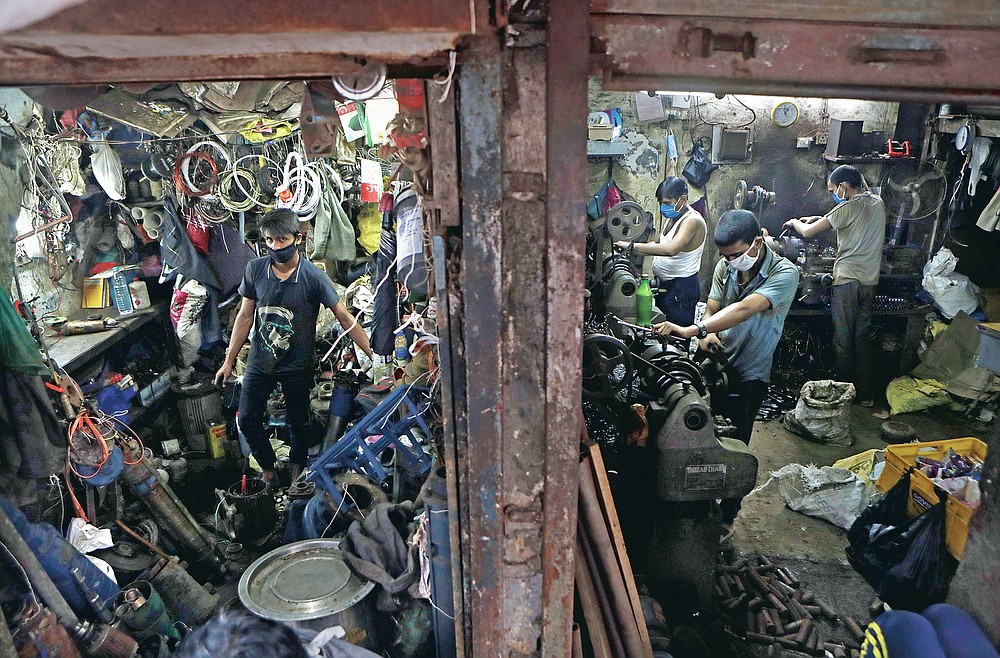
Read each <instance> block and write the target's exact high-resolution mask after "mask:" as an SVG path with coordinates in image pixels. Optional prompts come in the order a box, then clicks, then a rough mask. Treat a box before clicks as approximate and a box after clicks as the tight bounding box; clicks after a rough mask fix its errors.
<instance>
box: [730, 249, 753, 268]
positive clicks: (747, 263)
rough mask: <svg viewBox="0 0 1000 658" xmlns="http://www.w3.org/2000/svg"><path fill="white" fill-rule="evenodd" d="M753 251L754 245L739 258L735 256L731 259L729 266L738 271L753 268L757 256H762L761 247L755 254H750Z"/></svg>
mask: <svg viewBox="0 0 1000 658" xmlns="http://www.w3.org/2000/svg"><path fill="white" fill-rule="evenodd" d="M751 251H753V247H752V246H751V247H750V248H749V249H747V250H746V251H745V252H743V253H742V254H741V255H740V256H739V257H738V258H734V259H733V260H731V261H729V267H731V268H733V269H734V270H736V271H737V272H747V271H749V270H750V268H752V267H753V266H754V264H755V263H756V262H757V257H758V256H760V249H758V250H757V253H756V254H755V255H753V256H751V255H750V252H751Z"/></svg>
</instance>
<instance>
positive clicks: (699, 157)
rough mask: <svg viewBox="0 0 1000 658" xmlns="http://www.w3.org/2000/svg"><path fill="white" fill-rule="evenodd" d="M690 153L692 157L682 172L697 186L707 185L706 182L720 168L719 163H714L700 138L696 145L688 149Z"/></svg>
mask: <svg viewBox="0 0 1000 658" xmlns="http://www.w3.org/2000/svg"><path fill="white" fill-rule="evenodd" d="M688 155H690V156H691V158H690V159H689V160H688V161H687V164H686V165H684V170H683V171H682V172H681V174H683V175H684V178H686V179H688V182H689V183H691V184H692V185H694V186H695V187H705V183H707V182H708V179H709V178H711V177H712V172H713V171H715V170H716V169H718V168H719V165H717V164H712V161H711V160H710V159H709V157H708V154H707V153H706V152H705V147H704V146H702V144H701V140H700V139H699V140H698V141H697V142H695V143H694V146H692V147H691V150H690V151H688Z"/></svg>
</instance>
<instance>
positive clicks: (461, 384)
mask: <svg viewBox="0 0 1000 658" xmlns="http://www.w3.org/2000/svg"><path fill="white" fill-rule="evenodd" d="M515 4H518V3H515ZM522 5H527V6H526V7H525V6H522ZM518 6H519V7H521V9H520V10H519V11H518V12H517V13H515V12H514V11H513V10H512V12H511V14H510V15H508V16H507V17H506V20H507V21H508V25H507V27H506V28H505V29H504V30H503V31H502V32H500V33H498V34H496V35H492V36H488V37H481V38H478V39H476V40H474V41H473V42H472V43H471V44H470V47H469V49H468V50H465V51H463V53H462V60H461V61H462V65H461V69H460V73H459V76H458V87H457V92H458V93H457V115H458V130H457V133H458V141H459V160H460V166H459V171H458V175H459V179H460V189H461V200H460V201H461V212H460V222H461V226H460V227H456V228H453V229H448V230H446V231H445V234H446V236H444V237H440V238H439V239H438V240H437V242H436V252H437V254H436V255H437V258H436V261H437V263H438V267H439V269H440V270H444V271H445V272H446V274H447V280H446V282H445V283H444V284H443V285H444V288H443V289H441V290H439V299H442V300H443V302H444V306H445V307H446V308H444V309H443V310H444V313H443V316H444V317H443V318H442V320H443V322H442V341H443V345H442V353H443V357H442V372H443V373H444V377H445V379H446V381H445V383H446V384H447V385H448V389H449V390H450V400H449V402H450V404H449V405H446V413H445V416H446V421H445V423H446V427H445V442H446V456H445V461H446V463H448V462H449V461H450V459H449V456H450V457H453V459H454V461H453V467H452V471H453V476H452V477H454V478H455V479H456V480H457V487H456V489H455V490H456V491H457V492H458V506H459V510H458V514H457V515H456V517H453V518H455V520H457V522H458V523H457V525H458V526H459V530H460V532H459V540H460V544H461V550H460V553H461V564H460V566H461V570H462V573H463V585H464V586H463V591H462V592H461V598H462V599H464V623H462V624H460V627H459V633H463V630H464V633H465V634H464V638H463V640H464V641H460V645H461V646H462V647H463V651H464V655H466V656H477V657H478V656H491V657H493V656H503V657H508V656H509V657H511V658H514V657H517V658H520V657H526V656H552V657H556V656H568V655H569V654H570V635H571V624H572V611H573V546H574V537H575V531H576V491H577V479H576V478H577V468H576V465H577V461H578V454H577V453H578V447H579V436H580V426H579V423H580V420H579V418H580V416H579V405H580V341H581V323H582V317H583V296H582V291H583V269H584V263H583V259H584V214H585V200H586V193H585V189H584V187H585V179H586V113H587V106H586V94H587V67H588V45H589V40H588V33H589V32H588V16H587V5H586V3H580V2H576V1H575V0H551V1H550V2H548V3H547V4H545V3H532V2H528V3H520V4H518ZM431 128H432V131H433V118H432V126H431ZM438 155H440V154H434V157H435V158H436V157H438ZM441 278H442V277H439V280H440V279H441ZM447 407H450V412H449V409H448V408H447ZM449 452H450V453H451V454H450V455H449V454H447V453H449ZM456 598H458V597H456Z"/></svg>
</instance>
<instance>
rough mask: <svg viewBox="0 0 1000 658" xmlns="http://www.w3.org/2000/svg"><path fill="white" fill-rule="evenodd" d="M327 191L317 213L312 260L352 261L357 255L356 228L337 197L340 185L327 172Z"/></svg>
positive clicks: (324, 174)
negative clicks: (355, 243)
mask: <svg viewBox="0 0 1000 658" xmlns="http://www.w3.org/2000/svg"><path fill="white" fill-rule="evenodd" d="M322 178H323V189H324V192H323V194H322V196H321V197H320V200H319V208H318V209H317V210H316V228H315V230H314V231H313V238H314V239H315V241H316V242H315V246H314V247H313V251H312V253H311V254H310V255H309V258H311V259H313V260H316V259H320V258H322V259H325V260H352V259H353V258H354V257H355V256H357V250H356V249H355V246H354V226H353V225H352V224H351V219H350V217H348V216H347V213H346V212H344V208H343V206H342V205H341V203H340V198H339V197H338V196H337V185H336V183H335V182H334V181H333V180H332V179H331V176H330V175H329V173H326V171H325V170H324V173H323V175H322Z"/></svg>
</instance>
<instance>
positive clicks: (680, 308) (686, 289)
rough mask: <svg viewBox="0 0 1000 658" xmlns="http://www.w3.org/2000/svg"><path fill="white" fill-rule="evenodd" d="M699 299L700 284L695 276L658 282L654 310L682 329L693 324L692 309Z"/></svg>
mask: <svg viewBox="0 0 1000 658" xmlns="http://www.w3.org/2000/svg"><path fill="white" fill-rule="evenodd" d="M700 299H701V282H700V281H699V280H698V275H697V274H692V275H691V276H685V277H682V278H679V279H665V280H663V281H660V292H658V293H656V308H658V309H660V312H661V313H663V315H664V316H666V318H667V322H673V323H674V324H676V325H680V326H682V327H690V326H691V325H692V324H694V307H695V306H697V305H698V301H699V300H700Z"/></svg>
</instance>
